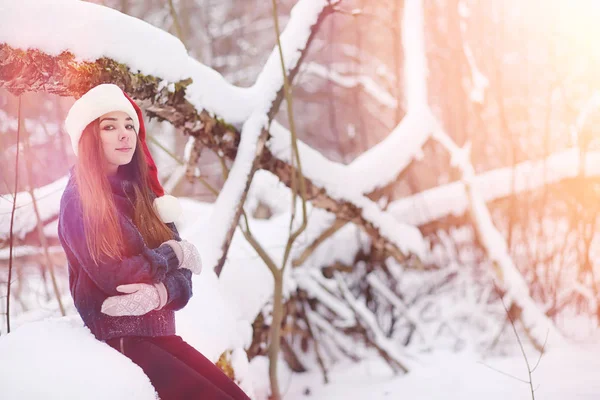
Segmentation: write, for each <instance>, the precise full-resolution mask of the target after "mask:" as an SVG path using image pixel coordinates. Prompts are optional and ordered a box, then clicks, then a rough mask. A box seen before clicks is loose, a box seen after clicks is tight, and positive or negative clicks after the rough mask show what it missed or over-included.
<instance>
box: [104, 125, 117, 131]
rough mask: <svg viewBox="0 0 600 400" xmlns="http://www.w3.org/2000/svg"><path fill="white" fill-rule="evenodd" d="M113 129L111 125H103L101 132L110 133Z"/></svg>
mask: <svg viewBox="0 0 600 400" xmlns="http://www.w3.org/2000/svg"><path fill="white" fill-rule="evenodd" d="M113 129H115V127H114V126H112V125H104V126H103V127H102V130H103V131H111V130H113Z"/></svg>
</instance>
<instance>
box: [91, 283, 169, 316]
mask: <svg viewBox="0 0 600 400" xmlns="http://www.w3.org/2000/svg"><path fill="white" fill-rule="evenodd" d="M117 291H119V292H121V293H127V294H124V295H119V296H111V297H108V298H106V300H104V302H103V303H102V308H101V311H102V312H103V313H104V314H106V315H110V316H113V317H121V316H124V315H135V316H138V315H144V314H146V313H148V312H150V311H152V310H156V309H160V308H162V306H164V305H165V303H166V302H167V289H166V288H165V285H164V284H162V283H157V284H156V285H149V284H146V283H133V284H129V285H120V286H117Z"/></svg>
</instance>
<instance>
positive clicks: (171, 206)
mask: <svg viewBox="0 0 600 400" xmlns="http://www.w3.org/2000/svg"><path fill="white" fill-rule="evenodd" d="M113 111H123V112H124V113H126V114H127V115H129V116H130V117H131V119H132V120H133V126H134V127H135V131H136V132H137V134H138V137H139V138H140V142H141V143H142V150H143V152H144V155H145V156H146V162H147V163H148V181H149V183H150V189H151V190H152V191H153V192H154V193H155V194H156V199H154V209H155V210H156V212H157V213H158V216H159V217H160V219H161V220H162V221H163V222H165V223H168V222H174V221H175V220H177V218H178V217H179V215H180V214H181V205H180V204H179V201H178V200H177V199H176V198H175V197H173V196H170V195H167V194H165V191H164V189H163V187H162V186H161V184H160V182H159V180H158V169H157V168H156V164H155V163H154V159H152V155H151V154H150V150H148V146H147V144H146V128H145V126H144V118H143V115H142V110H141V109H140V108H139V107H138V105H137V104H136V103H135V102H134V101H133V99H132V98H131V97H129V96H128V95H127V93H125V92H124V91H123V90H121V88H120V87H118V86H117V85H113V84H108V83H105V84H101V85H98V86H95V87H93V88H92V89H90V90H89V91H88V92H87V93H86V94H84V95H83V96H81V97H80V98H79V99H78V100H77V101H76V102H75V103H74V104H73V106H72V107H71V109H70V110H69V113H68V115H67V118H66V120H65V128H66V130H67V133H68V134H69V137H70V138H71V145H72V146H73V152H74V153H75V155H77V152H78V151H77V150H78V147H79V139H81V135H82V133H83V131H84V129H85V128H86V127H87V126H88V125H89V124H90V123H91V122H93V121H94V120H96V119H98V118H100V117H101V116H102V115H104V114H106V113H109V112H113Z"/></svg>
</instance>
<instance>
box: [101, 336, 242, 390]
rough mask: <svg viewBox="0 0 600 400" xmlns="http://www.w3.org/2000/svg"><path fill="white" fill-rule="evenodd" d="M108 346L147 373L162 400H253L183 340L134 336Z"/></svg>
mask: <svg viewBox="0 0 600 400" xmlns="http://www.w3.org/2000/svg"><path fill="white" fill-rule="evenodd" d="M106 343H108V344H109V345H110V346H111V347H113V348H114V349H116V350H117V351H119V352H121V353H123V354H124V355H126V356H127V357H129V358H130V359H131V360H132V361H133V362H134V363H136V364H137V365H139V366H140V367H141V368H142V370H144V373H145V374H146V375H147V376H148V378H150V382H151V383H152V385H153V386H154V389H155V390H156V392H157V393H158V395H159V396H160V399H161V400H171V399H178V400H184V399H203V400H232V399H234V400H250V398H249V397H248V396H247V395H246V394H245V393H244V391H242V389H240V388H239V386H238V385H237V384H236V383H235V382H234V381H232V380H231V379H229V377H228V376H227V375H225V374H224V373H223V372H222V371H221V370H220V369H219V368H218V367H217V366H216V365H215V364H213V363H212V362H211V361H210V360H209V359H207V358H206V357H204V356H203V355H202V354H201V353H200V352H198V351H197V350H196V349H194V348H193V347H192V346H190V345H189V344H187V343H186V342H184V341H183V339H182V338H181V337H179V336H176V335H173V336H159V337H141V336H132V337H122V338H114V339H109V340H107V341H106Z"/></svg>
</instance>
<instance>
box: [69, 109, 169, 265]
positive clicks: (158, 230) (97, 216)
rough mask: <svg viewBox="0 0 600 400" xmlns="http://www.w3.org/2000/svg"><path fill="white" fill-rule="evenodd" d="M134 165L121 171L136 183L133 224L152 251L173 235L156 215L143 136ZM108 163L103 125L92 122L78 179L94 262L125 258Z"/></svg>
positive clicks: (79, 161)
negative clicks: (108, 174) (102, 138)
mask: <svg viewBox="0 0 600 400" xmlns="http://www.w3.org/2000/svg"><path fill="white" fill-rule="evenodd" d="M136 140H137V143H136V146H135V151H134V153H133V158H132V159H131V162H129V164H126V165H122V166H120V167H119V169H123V171H121V172H122V173H124V174H125V176H126V177H127V179H130V180H131V181H132V182H133V192H134V196H133V198H132V199H130V200H131V202H132V204H133V210H134V212H133V223H134V224H135V225H136V227H137V228H138V230H139V232H140V234H141V235H142V237H143V238H144V241H145V242H146V244H147V245H148V246H149V247H150V248H155V247H158V246H160V244H161V243H163V242H165V241H167V240H169V239H172V238H173V232H172V231H171V229H169V227H168V226H167V225H166V224H165V223H164V222H162V221H161V219H160V218H159V217H158V215H157V214H156V212H155V210H154V207H153V206H152V201H153V198H154V193H153V192H152V191H151V190H150V185H149V182H148V164H147V162H146V158H145V156H144V153H143V150H142V144H141V142H140V139H139V137H137V136H136ZM106 163H107V161H106V158H105V156H104V151H103V150H102V144H101V142H100V124H99V121H98V120H95V121H93V122H91V123H90V124H89V125H88V126H87V127H86V128H85V129H84V131H83V133H82V135H81V139H80V140H79V157H78V159H77V164H76V165H75V178H76V181H77V187H78V190H79V196H80V198H81V204H82V207H83V224H84V230H85V241H86V244H87V247H88V250H89V253H90V255H91V257H92V260H94V262H96V263H98V262H99V260H100V258H101V257H102V256H106V257H109V258H112V259H118V258H120V257H121V256H122V255H123V250H124V249H123V232H122V231H121V225H120V224H119V218H118V214H117V208H116V205H115V202H114V199H113V196H112V191H111V187H110V183H109V181H108V176H107V175H106V173H105V172H104V171H105V168H104V166H105V165H106Z"/></svg>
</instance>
